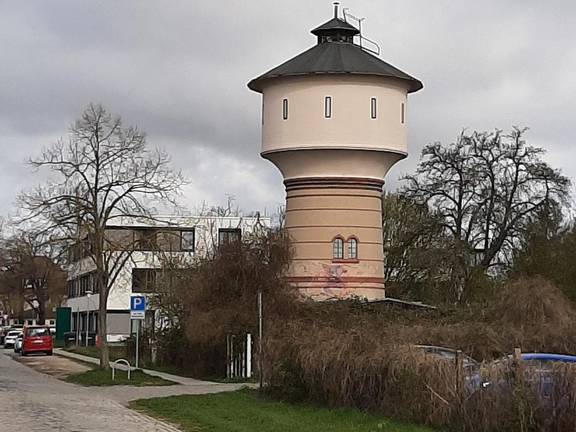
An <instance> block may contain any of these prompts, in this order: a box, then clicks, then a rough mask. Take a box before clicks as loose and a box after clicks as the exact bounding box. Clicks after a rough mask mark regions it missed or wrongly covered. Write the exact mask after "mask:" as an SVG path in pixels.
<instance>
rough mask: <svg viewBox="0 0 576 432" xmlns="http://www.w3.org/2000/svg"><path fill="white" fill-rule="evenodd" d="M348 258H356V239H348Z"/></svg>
mask: <svg viewBox="0 0 576 432" xmlns="http://www.w3.org/2000/svg"><path fill="white" fill-rule="evenodd" d="M348 259H358V240H356V239H355V238H350V239H348Z"/></svg>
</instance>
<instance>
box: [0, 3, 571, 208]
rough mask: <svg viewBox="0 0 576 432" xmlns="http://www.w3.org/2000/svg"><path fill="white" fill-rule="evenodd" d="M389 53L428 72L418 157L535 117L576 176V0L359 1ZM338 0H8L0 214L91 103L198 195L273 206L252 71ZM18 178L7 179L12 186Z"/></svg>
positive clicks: (414, 111) (3, 12) (297, 40)
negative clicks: (133, 127)
mask: <svg viewBox="0 0 576 432" xmlns="http://www.w3.org/2000/svg"><path fill="white" fill-rule="evenodd" d="M344 6H349V7H351V8H352V9H351V11H352V12H353V13H354V14H355V15H357V16H366V17H367V20H366V21H365V24H364V30H365V34H366V35H367V36H368V37H370V38H371V39H374V40H376V41H377V42H378V43H379V44H380V45H381V47H382V58H383V59H385V60H386V61H389V62H390V63H392V64H394V65H396V66H398V67H400V68H401V69H403V70H405V71H407V72H408V73H410V74H413V75H414V76H416V77H418V78H420V79H421V80H422V81H423V82H424V85H425V88H424V90H422V91H421V92H419V93H416V94H414V95H412V96H411V97H410V101H409V127H410V129H409V139H410V156H409V158H408V159H406V160H404V161H402V162H400V163H399V164H398V165H397V166H396V167H394V168H393V169H392V171H391V172H390V174H389V176H388V179H387V180H388V187H390V188H394V187H395V186H396V185H397V184H398V182H397V178H398V176H399V174H400V173H402V172H407V171H410V170H412V169H413V168H414V167H415V165H416V163H417V160H418V155H419V151H420V149H421V147H422V146H423V145H424V144H426V143H428V142H432V141H437V140H440V141H450V140H452V139H454V137H455V136H456V135H457V133H458V132H459V131H460V130H461V129H462V128H471V129H494V128H503V129H509V128H510V127H511V126H512V125H526V126H530V128H531V132H530V134H529V135H528V138H529V140H530V142H531V143H532V144H534V145H540V146H544V147H546V149H547V150H548V152H549V154H548V159H549V160H550V162H551V163H553V164H554V165H555V166H557V167H560V168H562V169H563V170H564V172H565V173H567V174H568V175H570V176H571V177H574V175H575V174H576V167H575V166H574V164H573V163H572V161H573V160H574V156H576V151H575V150H573V149H572V147H573V146H572V143H573V142H574V138H575V134H576V133H575V132H574V130H573V128H572V120H573V118H574V114H573V113H574V112H575V111H576V110H575V104H576V102H575V97H574V96H575V95H576V74H575V73H574V69H575V68H576V47H575V46H574V45H573V41H574V40H575V37H576V25H575V24H576V4H573V2H569V1H558V0H557V1H551V2H540V1H537V0H528V1H526V0H524V1H520V0H512V1H507V2H498V1H496V0H488V1H485V2H476V3H472V2H454V1H448V0H436V1H434V2H431V1H429V0H414V1H410V2H406V1H401V0H391V1H387V2H381V1H376V0H357V1H355V2H349V3H348V4H344ZM330 15H331V4H330V2H307V1H304V0H293V1H291V2H283V1H277V0H274V1H251V2H247V1H244V2H242V1H228V2H214V1H209V0H202V1H194V2H190V1H184V0H182V1H171V2H157V1H152V0H124V1H122V2H114V1H111V0H108V1H101V2H78V1H75V0H69V1H61V0H53V1H50V2H46V1H41V0H36V1H34V0H32V1H27V2H8V1H3V2H2V1H0V44H1V46H2V47H3V49H2V57H1V59H0V62H1V64H0V101H1V103H0V150H2V154H3V156H2V158H1V159H0V181H1V182H2V184H3V185H5V187H3V188H0V214H2V213H6V212H8V211H9V210H10V208H11V202H12V201H13V199H14V196H15V194H16V192H17V190H18V189H19V188H21V187H26V186H29V185H30V184H33V183H34V182H35V181H37V179H35V178H34V177H32V176H31V175H30V174H29V173H28V171H27V170H26V169H25V167H23V166H22V164H21V163H22V161H23V160H24V159H25V158H26V157H27V156H29V155H32V154H36V153H38V152H39V151H40V149H41V147H42V146H43V145H47V144H49V143H50V142H53V141H54V140H56V139H57V138H58V137H59V136H62V135H64V134H65V133H66V129H67V126H68V125H69V124H70V123H71V122H72V121H73V120H74V119H75V118H76V117H77V116H78V115H79V113H80V112H81V111H82V109H83V108H84V106H85V105H86V104H87V103H88V102H90V101H94V102H101V103H103V104H104V105H106V106H107V107H108V108H109V109H110V110H112V111H113V112H115V113H118V114H121V115H122V116H123V118H124V120H125V122H126V123H129V124H137V125H139V126H140V127H141V128H142V129H143V130H145V131H146V132H147V133H148V138H149V141H150V143H151V144H154V145H160V146H164V147H166V148H167V149H168V150H169V152H170V153H171V154H172V155H173V158H174V160H175V164H176V165H177V166H178V167H180V168H182V169H183V170H184V171H185V172H186V174H187V175H188V177H190V178H191V179H192V180H193V183H192V185H190V186H189V187H188V188H187V189H186V201H187V203H188V204H189V205H190V206H191V207H193V206H194V205H197V204H199V201H201V200H207V201H214V202H218V201H219V202H222V201H224V199H225V195H226V194H233V195H235V196H236V197H237V199H238V202H239V204H240V205H241V206H242V207H243V208H245V209H247V210H251V209H256V208H260V209H263V208H268V209H274V208H275V207H276V205H277V204H278V203H281V202H282V201H283V199H284V196H283V191H282V184H281V177H280V175H279V174H278V173H277V172H276V171H275V168H274V167H272V166H271V165H270V164H269V162H267V161H264V160H262V159H260V158H259V156H258V150H259V139H260V98H259V95H257V94H254V93H252V92H251V91H249V90H248V89H247V88H246V83H247V82H248V81H249V80H250V79H251V78H253V77H255V76H257V75H259V74H260V73H262V72H264V71H266V70H268V69H270V68H272V67H274V66H276V65H277V64H279V63H281V62H283V61H284V60H287V59H288V58H290V57H292V56H294V55H296V54H298V53H299V52H301V51H303V50H305V49H307V48H308V47H310V46H312V45H313V44H314V43H315V41H314V38H313V36H312V35H310V34H309V33H308V32H309V30H310V29H312V28H314V27H315V26H316V25H318V24H320V23H322V22H324V21H325V20H327V19H328V18H330ZM6 185H8V187H6Z"/></svg>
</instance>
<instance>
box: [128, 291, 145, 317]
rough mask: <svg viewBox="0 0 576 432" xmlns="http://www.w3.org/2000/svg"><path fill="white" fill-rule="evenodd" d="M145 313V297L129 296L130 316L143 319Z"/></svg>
mask: <svg viewBox="0 0 576 432" xmlns="http://www.w3.org/2000/svg"><path fill="white" fill-rule="evenodd" d="M145 315H146V297H144V296H143V295H137V296H131V297H130V318H131V319H140V320H141V319H144V317H145Z"/></svg>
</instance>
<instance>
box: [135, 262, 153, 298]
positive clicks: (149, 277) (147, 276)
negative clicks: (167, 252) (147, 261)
mask: <svg viewBox="0 0 576 432" xmlns="http://www.w3.org/2000/svg"><path fill="white" fill-rule="evenodd" d="M156 272H157V270H156V269H150V268H134V269H132V292H141V293H151V292H154V291H155V290H156Z"/></svg>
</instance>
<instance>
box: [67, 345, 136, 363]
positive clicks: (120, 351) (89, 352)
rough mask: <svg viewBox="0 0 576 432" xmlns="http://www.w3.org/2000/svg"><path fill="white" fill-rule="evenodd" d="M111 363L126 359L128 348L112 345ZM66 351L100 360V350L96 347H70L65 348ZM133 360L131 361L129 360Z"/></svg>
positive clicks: (110, 347)
mask: <svg viewBox="0 0 576 432" xmlns="http://www.w3.org/2000/svg"><path fill="white" fill-rule="evenodd" d="M109 349H110V361H115V360H118V359H121V358H126V347H125V346H123V345H110V346H109ZM64 350H65V351H69V352H72V353H76V354H81V355H85V356H88V357H94V358H100V348H98V347H95V346H75V345H73V346H70V347H66V348H64ZM128 360H131V359H128Z"/></svg>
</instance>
